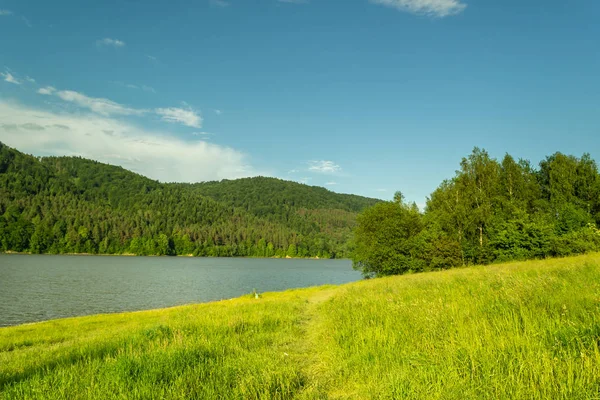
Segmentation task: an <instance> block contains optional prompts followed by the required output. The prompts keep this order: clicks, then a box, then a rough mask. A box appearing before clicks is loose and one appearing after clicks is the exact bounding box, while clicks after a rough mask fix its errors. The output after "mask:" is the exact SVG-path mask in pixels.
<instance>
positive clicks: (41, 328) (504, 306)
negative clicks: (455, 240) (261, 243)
mask: <svg viewBox="0 0 600 400" xmlns="http://www.w3.org/2000/svg"><path fill="white" fill-rule="evenodd" d="M599 281H600V255H599V254H590V255H586V256H579V257H571V258H562V259H549V260H542V261H528V262H521V263H511V264H503V265H493V266H488V267H472V268H464V269H455V270H449V271H442V272H433V273H423V274H413V275H407V276H400V277H391V278H382V279H372V280H363V281H359V282H355V283H349V284H344V285H339V286H332V285H329V286H320V287H313V288H307V289H297V290H288V291H284V292H271V293H262V294H260V295H259V296H258V298H256V296H254V295H246V296H242V297H239V298H235V299H231V300H223V301H218V302H212V303H206V304H197V305H187V306H179V307H173V308H165V309H157V310H152V311H140V312H131V313H120V314H110V315H95V316H88V317H79V318H68V319H61V320H53V321H47V322H40V323H36V324H29V325H21V326H15V327H8V328H1V329H0V397H2V396H4V397H5V398H23V397H35V395H34V394H35V393H46V394H47V397H51V398H52V397H59V393H60V395H61V396H63V397H70V398H74V397H81V396H83V395H84V393H85V394H86V396H91V397H95V398H113V397H115V396H117V397H118V396H121V397H129V396H131V394H132V393H136V396H138V397H140V398H143V397H146V396H150V397H151V396H155V397H156V396H157V397H161V398H190V397H193V398H258V397H263V398H331V397H335V398H377V397H386V396H388V397H390V396H391V397H404V398H432V397H433V398H446V399H463V398H489V399H492V398H508V399H520V398H574V397H577V398H586V397H593V396H595V395H596V394H597V382H598V381H597V377H598V376H600V351H599V349H598V343H597V340H596V336H595V335H596V334H595V333H594V332H597V329H598V325H597V299H598V296H599V295H600V292H598V285H597V282H599ZM567 328H568V329H567ZM523 366H526V368H523Z"/></svg>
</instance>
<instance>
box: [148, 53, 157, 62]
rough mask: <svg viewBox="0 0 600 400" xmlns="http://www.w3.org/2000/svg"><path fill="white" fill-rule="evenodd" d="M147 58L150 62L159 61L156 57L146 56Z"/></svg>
mask: <svg viewBox="0 0 600 400" xmlns="http://www.w3.org/2000/svg"><path fill="white" fill-rule="evenodd" d="M146 57H147V58H148V60H150V61H158V58H156V57H154V56H150V55H148V54H146Z"/></svg>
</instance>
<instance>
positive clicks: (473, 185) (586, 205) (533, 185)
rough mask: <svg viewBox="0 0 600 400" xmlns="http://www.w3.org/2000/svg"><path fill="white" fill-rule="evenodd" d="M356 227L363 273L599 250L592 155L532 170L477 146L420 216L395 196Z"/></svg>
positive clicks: (599, 199)
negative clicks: (394, 198)
mask: <svg viewBox="0 0 600 400" xmlns="http://www.w3.org/2000/svg"><path fill="white" fill-rule="evenodd" d="M358 221H359V222H358V227H357V231H356V246H357V247H356V251H355V253H354V262H355V266H356V267H357V268H358V269H360V270H362V271H363V272H364V273H365V274H367V275H370V274H376V275H390V274H397V273H403V272H407V271H424V270H432V269H442V268H450V267H454V266H458V265H468V264H488V263H492V262H499V261H508V260H525V259H533V258H545V257H554V256H567V255H572V254H581V253H585V252H588V251H600V230H599V229H598V226H599V224H600V174H599V172H598V167H597V164H596V162H595V161H594V160H593V159H592V158H591V157H590V155H589V154H584V155H583V156H582V157H575V156H569V155H565V154H562V153H555V154H553V155H551V156H549V157H546V159H544V160H543V161H542V162H541V163H540V164H539V167H538V168H535V167H534V166H532V165H531V163H530V162H529V161H527V160H518V161H517V160H515V159H514V158H513V157H512V156H510V155H509V154H507V155H506V156H505V157H504V158H503V159H502V160H500V161H498V160H496V159H494V158H491V157H490V156H489V154H488V153H487V152H486V151H485V150H480V149H478V148H475V149H474V151H473V152H472V153H471V154H470V155H469V156H468V157H465V158H463V159H462V161H461V163H460V169H459V170H458V171H457V172H456V175H455V176H454V177H453V178H452V179H448V180H446V181H444V182H442V184H441V185H440V186H439V187H438V188H437V189H436V190H435V191H434V192H433V193H432V194H431V196H430V198H429V199H428V201H427V208H426V210H425V213H420V212H419V211H418V210H417V209H416V207H414V206H413V205H411V204H406V203H405V202H404V201H403V199H402V195H401V194H400V193H399V194H398V195H397V198H396V201H395V202H382V203H380V204H377V205H376V206H374V207H373V208H370V209H368V210H366V211H365V212H364V213H363V214H361V215H360V216H359V220H358Z"/></svg>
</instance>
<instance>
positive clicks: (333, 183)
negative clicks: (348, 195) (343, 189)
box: [325, 182, 337, 186]
mask: <svg viewBox="0 0 600 400" xmlns="http://www.w3.org/2000/svg"><path fill="white" fill-rule="evenodd" d="M325 185H326V186H335V185H337V182H327V183H326V184H325Z"/></svg>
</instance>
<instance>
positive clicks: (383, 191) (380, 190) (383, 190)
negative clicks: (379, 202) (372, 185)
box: [375, 189, 387, 193]
mask: <svg viewBox="0 0 600 400" xmlns="http://www.w3.org/2000/svg"><path fill="white" fill-rule="evenodd" d="M375 191H376V192H380V193H385V192H387V189H376V190H375Z"/></svg>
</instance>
